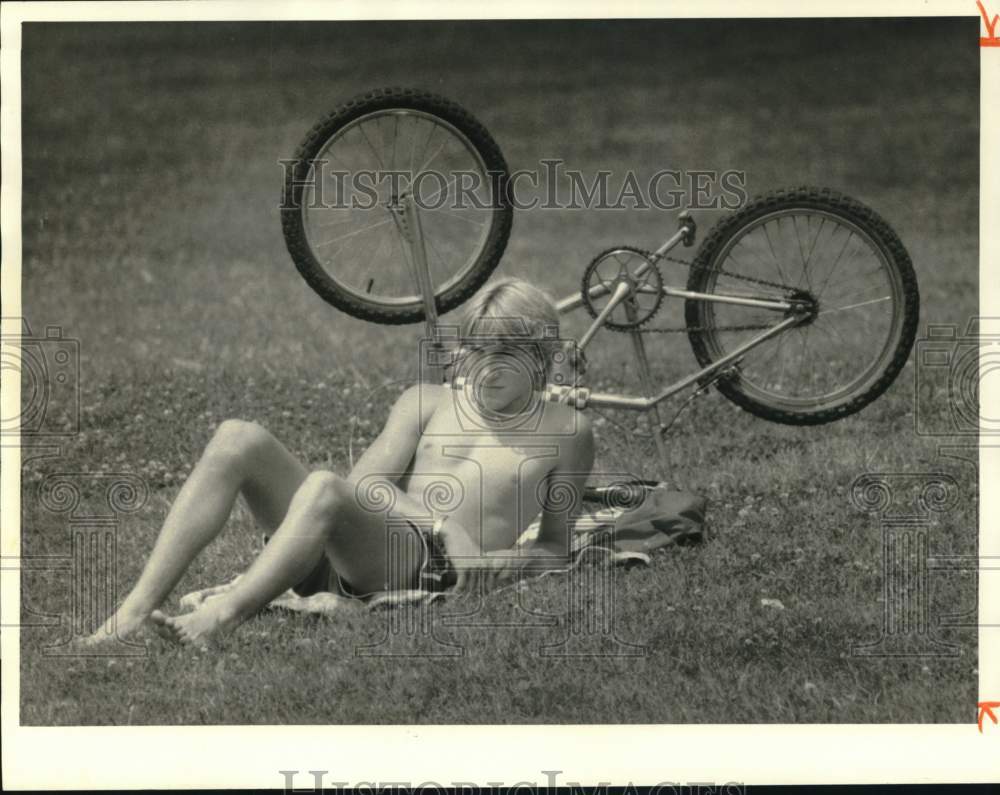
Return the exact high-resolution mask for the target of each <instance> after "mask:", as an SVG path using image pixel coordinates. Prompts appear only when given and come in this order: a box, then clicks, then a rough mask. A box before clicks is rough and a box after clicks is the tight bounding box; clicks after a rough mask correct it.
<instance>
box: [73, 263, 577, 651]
mask: <svg viewBox="0 0 1000 795" xmlns="http://www.w3.org/2000/svg"><path fill="white" fill-rule="evenodd" d="M558 323H559V316H558V313H557V312H556V309H555V307H554V305H553V304H552V301H551V300H550V299H549V298H548V296H546V295H545V294H544V293H543V292H541V291H539V290H538V289H536V288H535V287H533V286H532V285H530V284H528V283H527V282H524V281H521V280H517V279H503V280H500V281H497V282H494V283H493V284H491V285H487V286H486V287H484V288H483V289H482V290H481V291H480V292H479V293H478V294H477V295H476V296H474V297H473V298H472V299H471V300H470V302H469V304H468V306H467V307H466V309H465V311H464V316H463V319H462V323H461V327H460V329H461V337H462V352H461V353H460V357H459V360H458V364H457V366H458V368H459V369H461V371H462V372H464V373H467V374H468V375H469V377H468V388H462V389H451V388H449V387H446V386H440V385H430V384H422V385H418V386H414V387H411V388H409V389H407V390H406V391H405V392H404V393H403V394H402V395H401V396H400V397H399V399H398V400H397V401H396V404H395V405H394V406H393V407H392V411H391V413H390V414H389V418H388V420H387V421H386V424H385V427H384V428H383V429H382V432H381V433H380V434H379V436H378V438H377V439H376V440H375V441H374V442H373V443H372V444H371V446H370V447H369V448H368V449H367V450H366V451H365V453H364V455H363V456H362V457H361V458H360V459H359V461H358V462H357V465H356V466H355V467H354V469H353V470H352V471H351V473H350V474H349V475H348V476H347V477H346V478H345V477H341V476H339V475H336V474H334V473H333V472H328V471H314V472H308V471H307V470H306V468H305V467H304V466H303V465H302V463H301V462H300V461H298V460H297V459H296V458H295V457H294V456H293V455H292V454H291V453H290V452H288V450H286V449H285V448H284V447H283V446H282V444H281V443H280V442H279V441H278V440H277V439H275V438H274V436H272V435H271V434H270V433H269V432H268V431H266V430H265V429H263V428H261V427H260V426H258V425H256V424H253V423H250V422H243V421H240V420H227V421H225V422H223V423H222V424H221V425H220V426H219V428H218V429H217V431H216V432H215V434H214V436H213V437H212V439H211V440H210V441H209V443H208V445H207V446H206V448H205V450H204V453H203V454H202V456H201V459H200V460H199V461H198V463H197V465H196V466H195V468H194V470H193V471H192V472H191V476H190V477H189V478H188V480H187V481H186V482H185V484H184V486H183V488H181V490H180V493H179V494H178V495H177V499H176V501H175V502H174V504H173V506H172V507H171V509H170V511H169V513H168V515H167V518H166V521H165V522H164V524H163V528H162V529H161V531H160V534H159V537H158V538H157V540H156V544H155V546H154V547H153V551H152V553H151V554H150V557H149V560H148V561H147V563H146V566H145V568H144V569H143V571H142V574H141V575H140V577H139V581H138V582H137V583H136V585H135V587H134V588H133V589H132V591H131V592H130V593H129V594H128V596H127V597H126V598H125V600H124V602H123V603H122V604H121V606H120V607H119V608H118V610H117V611H116V612H115V613H114V615H113V616H111V617H110V618H109V619H108V620H107V621H106V622H105V624H104V626H103V627H101V629H99V630H98V631H97V632H96V633H94V635H92V636H91V637H90V638H89V639H88V641H87V643H100V642H102V641H104V640H107V639H109V638H112V637H114V636H115V635H117V637H118V638H128V637H130V636H132V635H134V634H135V633H136V632H137V631H139V630H140V629H141V628H142V627H143V626H146V625H151V626H152V628H153V629H154V630H156V631H157V632H158V633H159V634H161V635H163V636H164V637H167V638H169V639H172V640H177V641H181V642H192V643H196V644H198V645H204V643H205V642H206V641H207V640H208V639H210V638H212V637H213V636H216V635H219V634H222V633H226V632H228V631H230V630H232V629H233V628H235V627H236V626H238V625H239V624H240V623H242V622H243V621H245V620H247V619H248V618H249V617H251V616H253V615H254V614H255V613H256V612H257V611H259V610H260V609H261V608H263V607H264V606H265V605H267V604H268V603H269V602H270V601H271V600H272V599H274V598H275V597H277V596H279V595H280V594H282V593H284V592H285V591H286V590H288V589H289V588H292V587H297V586H299V585H300V584H301V583H303V581H304V580H308V579H314V577H312V576H311V574H310V573H313V574H315V572H316V570H317V569H318V568H322V567H326V568H327V570H329V569H332V571H333V573H335V575H336V577H337V578H339V583H340V585H341V588H342V591H343V592H344V593H347V594H349V595H352V596H358V597H364V596H365V595H367V594H371V593H375V592H379V591H386V590H402V589H411V588H428V587H433V586H431V585H430V583H432V582H435V581H436V582H437V583H438V585H439V586H440V585H441V584H442V583H443V584H444V586H447V585H449V584H454V587H455V590H457V591H459V592H467V591H470V590H473V589H476V590H478V589H480V588H483V587H485V588H486V589H490V588H494V587H497V586H499V585H503V584H506V583H508V582H511V581H513V580H515V579H516V578H517V577H518V576H519V573H520V572H522V571H525V572H527V571H535V572H538V571H541V570H549V569H556V568H566V566H567V565H568V564H569V562H570V561H569V548H570V539H569V535H570V530H569V518H570V516H572V515H573V514H574V513H576V511H577V509H578V508H579V503H580V499H581V495H582V493H583V487H584V484H585V482H586V479H587V475H588V473H589V472H590V468H591V466H592V465H593V460H594V439H593V434H592V432H591V428H590V424H589V422H588V420H587V419H586V417H585V416H584V415H583V414H581V413H578V412H577V411H576V410H575V409H573V408H571V407H568V406H566V405H563V404H558V403H552V402H547V401H545V400H540V399H539V389H540V388H541V387H542V386H543V385H544V382H545V378H546V376H547V373H548V370H547V368H548V367H549V366H550V364H551V357H544V356H541V355H538V353H539V351H540V350H542V349H543V346H542V345H541V344H538V343H536V342H532V341H533V340H536V341H537V340H541V338H542V337H543V336H544V333H545V330H546V329H549V330H553V329H555V330H557V329H558ZM526 351H527V352H529V355H528V356H527V357H526V356H525V352H526ZM531 351H534V354H531ZM526 360H528V361H530V362H532V365H533V366H532V368H531V371H530V372H529V371H527V370H526V368H525V367H524V366H523V363H524V362H525V361H526ZM430 481H434V482H437V483H440V482H442V481H445V482H446V483H449V484H453V486H454V488H452V491H453V492H454V493H455V494H457V495H458V499H457V500H456V501H454V505H453V506H451V505H449V506H448V508H447V513H444V512H435V511H434V506H433V505H429V503H432V502H433V500H430V499H425V497H426V496H428V491H429V490H430V488H431V487H430V486H428V483H429V482H430ZM373 486H374V488H376V489H379V488H381V489H389V490H391V496H392V497H394V500H388V501H387V502H386V504H387V505H389V504H391V507H390V508H389V510H388V514H387V512H386V511H385V510H383V511H376V510H372V507H371V505H365V504H364V503H365V501H366V500H365V498H364V495H365V494H369V495H370V494H371V493H372V488H373ZM557 490H560V491H561V493H560V494H558V495H557ZM241 494H242V495H243V497H244V498H245V500H246V502H247V503H248V504H249V507H250V509H251V511H252V513H253V515H254V517H255V519H256V521H257V522H258V523H259V524H260V525H261V526H262V527H264V528H265V530H266V531H267V532H268V533H269V534H270V535H271V538H270V541H269V542H268V543H267V544H266V545H265V547H264V549H263V550H262V551H261V553H260V555H259V556H258V557H257V559H256V560H255V561H254V562H253V564H252V565H251V566H250V568H249V569H248V570H247V572H246V573H245V574H244V575H243V576H242V577H241V578H240V579H239V580H238V581H237V582H236V584H235V585H234V586H233V587H232V588H231V589H229V590H227V591H225V592H224V593H222V594H220V595H219V596H217V597H214V598H212V599H209V600H207V601H205V602H204V603H202V605H201V606H200V607H198V608H197V609H196V610H194V611H193V612H190V613H186V614H183V615H177V616H168V615H165V614H164V613H162V612H161V611H160V610H158V609H157V608H159V606H160V605H161V604H162V603H163V601H164V600H165V599H166V598H167V596H168V595H169V594H170V592H171V591H172V590H173V588H174V586H175V585H176V584H177V582H178V581H179V580H180V579H181V577H182V575H183V574H184V572H185V571H186V570H187V568H188V566H189V565H190V564H191V562H192V561H193V560H194V558H195V556H196V555H198V553H199V552H201V550H202V549H204V548H205V547H206V546H207V545H208V544H209V542H211V541H212V540H213V539H214V538H215V537H216V536H217V535H219V533H220V532H221V531H222V529H223V527H224V525H225V523H226V520H227V519H228V517H229V515H230V513H231V511H232V509H233V505H234V503H235V502H236V498H237V497H238V496H239V495H241ZM567 494H568V495H570V497H569V500H568V501H567V499H566V495H567ZM385 495H386V492H383V496H385ZM428 508H430V509H431V512H430V513H429V512H428ZM540 512H541V514H542V518H541V526H540V530H539V533H538V536H537V539H536V540H535V541H534V542H532V543H531V544H528V545H524V546H522V547H520V548H519V549H515V548H514V547H515V543H516V541H517V539H518V537H519V536H520V535H521V533H522V532H523V531H524V529H525V528H526V527H527V526H528V525H529V524H530V523H531V522H532V521H533V520H534V519H535V518H536V517H537V516H538V514H539V513H540ZM390 550H397V551H398V550H410V551H411V553H410V554H403V555H399V554H394V555H393V559H392V560H390ZM432 551H433V552H434V553H435V554H434V555H432V554H431V553H432ZM324 556H325V560H324ZM432 568H433V569H434V571H432ZM449 574H450V575H451V576H452V578H453V582H449V581H448V575H449ZM442 578H443V579H442Z"/></svg>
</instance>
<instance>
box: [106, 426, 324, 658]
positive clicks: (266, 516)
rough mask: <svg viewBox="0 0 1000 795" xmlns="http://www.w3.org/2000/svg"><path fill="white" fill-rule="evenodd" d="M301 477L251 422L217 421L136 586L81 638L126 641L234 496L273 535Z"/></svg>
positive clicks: (215, 528) (218, 524) (301, 470)
mask: <svg viewBox="0 0 1000 795" xmlns="http://www.w3.org/2000/svg"><path fill="white" fill-rule="evenodd" d="M307 474H308V473H307V470H306V468H305V467H304V466H303V465H302V464H301V463H300V462H299V461H298V460H297V459H296V458H295V457H294V456H293V455H292V454H291V453H289V452H288V450H286V449H285V448H284V446H283V445H282V444H281V443H280V442H279V441H278V440H277V439H275V438H274V437H273V436H272V435H271V434H270V433H268V432H267V431H266V430H265V429H263V428H262V427H260V426H259V425H256V424H254V423H250V422H242V421H240V420H226V421H225V422H223V423H222V424H221V425H220V426H219V428H218V429H217V430H216V432H215V434H214V436H213V437H212V439H211V441H209V443H208V445H207V446H206V447H205V451H204V452H203V453H202V456H201V459H200V460H199V461H198V463H197V464H196V466H195V468H194V470H193V471H192V472H191V475H190V476H189V477H188V479H187V481H186V482H185V483H184V486H183V487H182V488H181V490H180V492H179V493H178V495H177V499H176V500H175V501H174V504H173V505H172V506H171V508H170V512H169V513H168V514H167V518H166V520H165V521H164V523H163V527H162V529H161V530H160V534H159V536H158V538H157V539H156V544H155V546H154V547H153V551H152V552H151V553H150V556H149V560H148V561H147V562H146V565H145V567H144V568H143V571H142V574H141V575H140V577H139V581H138V582H137V583H136V584H135V586H134V587H133V588H132V591H131V592H130V593H129V594H128V596H127V597H126V598H125V600H124V602H122V604H121V606H120V607H119V608H118V610H117V611H115V613H114V615H112V616H111V617H110V618H109V619H108V620H107V621H106V622H105V624H104V625H103V626H102V627H101V628H100V629H99V630H98V631H97V632H95V633H94V634H93V635H92V636H91V637H90V639H89V640H90V641H91V642H100V641H102V640H106V639H109V638H111V637H114V636H115V635H117V636H118V637H119V638H122V637H127V636H129V635H132V634H133V633H135V632H136V631H137V630H138V629H139V628H141V627H142V625H143V624H144V623H145V622H146V620H147V618H148V617H149V615H150V613H151V612H152V611H153V610H154V609H156V608H157V607H159V606H160V604H162V603H163V600H164V599H166V598H167V596H168V595H169V594H170V592H171V591H172V590H173V588H174V586H175V585H176V584H177V582H178V581H179V580H180V578H181V577H182V576H183V574H184V572H185V571H186V570H187V568H188V566H189V565H190V564H191V561H192V560H194V558H195V557H196V556H197V555H198V553H199V552H201V550H202V549H204V548H205V547H206V546H207V545H208V544H209V542H211V541H212V540H213V539H214V538H215V537H216V536H217V535H219V533H220V532H221V531H222V528H223V527H224V526H225V523H226V520H227V519H228V518H229V515H230V513H231V511H232V509H233V504H234V503H235V501H236V498H237V496H238V495H239V494H243V496H244V497H245V498H246V500H247V503H248V504H249V506H250V509H251V511H252V512H253V514H254V516H255V518H256V519H257V521H258V522H259V523H260V524H262V525H264V527H265V528H266V529H268V530H273V529H274V528H276V527H278V526H279V524H280V523H281V521H282V520H283V519H284V516H285V514H286V512H287V510H288V507H289V504H290V503H291V501H292V496H293V495H294V494H295V491H296V489H298V487H299V486H300V485H301V484H302V482H303V481H304V480H305V478H306V475H307ZM313 563H314V564H315V559H314V560H313Z"/></svg>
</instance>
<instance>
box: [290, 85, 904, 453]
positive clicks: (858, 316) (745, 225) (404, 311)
mask: <svg viewBox="0 0 1000 795" xmlns="http://www.w3.org/2000/svg"><path fill="white" fill-rule="evenodd" d="M293 162H294V166H293V167H292V168H291V169H289V170H288V171H287V173H286V179H285V185H284V191H285V193H284V199H283V205H282V213H281V217H282V229H283V232H284V237H285V241H286V245H287V247H288V251H289V253H290V254H291V257H292V259H293V261H294V263H295V265H296V267H297V268H298V270H299V272H300V273H301V275H302V276H303V277H304V278H305V280H306V281H307V282H308V284H309V285H310V286H311V287H312V288H313V289H314V290H315V291H316V292H317V293H318V294H319V295H320V296H321V297H322V298H323V299H324V300H326V301H327V302H328V303H330V304H332V305H333V306H335V307H337V308H338V309H340V310H342V311H344V312H347V313H348V314H350V315H353V316H354V317H357V318H361V319H364V320H369V321H373V322H376V323H385V324H405V323H417V322H421V321H425V322H427V323H428V325H429V327H433V323H434V322H436V320H437V315H438V314H442V313H444V312H448V311H450V310H452V309H454V308H456V307H457V306H459V305H460V304H461V303H462V302H463V301H465V300H466V299H467V298H469V297H470V296H471V295H472V294H473V293H474V292H475V291H476V290H477V289H478V288H479V287H480V286H482V284H483V283H484V282H485V281H486V280H487V279H488V277H489V276H490V274H491V273H492V272H493V270H494V269H495V268H496V267H497V265H498V263H499V261H500V258H501V256H502V254H503V252H504V248H505V246H506V243H507V239H508V237H509V235H510V231H511V224H512V219H513V207H512V202H511V192H510V189H511V185H510V180H509V176H508V175H509V171H508V168H507V164H506V161H505V160H504V157H503V155H502V153H501V151H500V148H499V146H497V144H496V142H495V141H494V140H493V138H492V136H491V135H490V133H489V132H488V131H487V130H486V128H485V127H484V126H483V125H482V124H481V123H479V122H478V121H477V120H476V119H475V118H474V117H473V116H472V115H471V114H469V113H468V112H467V111H466V110H465V109H463V108H462V107H461V106H459V105H457V104H456V103H454V102H452V101H449V100H447V99H445V98H443V97H440V96H437V95H434V94H431V93H427V92H424V91H419V90H413V89H381V90H376V91H371V92H368V93H366V94H364V95H361V96H359V97H356V98H355V99H353V100H351V101H349V102H347V103H345V104H344V105H341V106H340V107H338V108H336V109H335V110H334V111H333V112H332V113H330V114H328V115H327V116H325V117H324V118H323V119H321V120H320V121H319V122H318V123H317V124H316V125H315V126H314V127H313V128H312V130H311V131H310V132H309V133H308V135H307V136H306V138H305V140H304V141H303V143H302V144H301V145H300V147H299V149H298V151H297V152H296V155H295V159H294V161H293ZM357 172H362V173H371V174H374V173H376V172H381V173H383V174H385V173H389V174H393V173H395V174H400V175H402V176H401V177H400V179H397V180H389V181H388V182H389V184H385V181H379V182H378V183H377V184H376V183H375V181H374V180H371V181H370V182H371V184H370V185H367V186H366V190H365V191H364V197H365V198H366V199H367V201H365V202H358V201H356V200H352V201H350V202H348V201H347V200H346V192H345V188H344V185H345V182H344V175H345V174H351V173H357ZM425 175H426V176H428V180H422V178H423V176H425ZM449 175H450V176H449ZM431 177H433V184H431V186H430V187H431V189H430V190H429V191H428V192H427V195H426V196H424V200H423V201H421V202H417V201H416V200H415V199H414V197H413V194H412V193H410V192H407V191H405V190H402V189H401V188H400V185H401V184H404V183H405V184H407V185H410V186H413V185H416V184H417V183H418V182H421V181H425V182H427V181H430V179H431ZM355 187H356V186H355ZM435 187H436V190H434V188H435ZM460 193H461V195H462V198H463V201H462V202H456V201H449V199H451V198H454V197H457V196H458V195H459V194H460ZM356 198H357V197H356V196H355V197H354V199H356ZM442 199H443V200H442ZM418 204H419V206H418ZM696 231H697V225H696V223H695V221H694V219H693V217H692V216H691V214H690V213H689V212H682V213H681V214H680V216H679V228H678V229H677V231H676V232H675V233H674V234H672V235H671V236H670V237H669V238H668V239H667V240H666V241H664V242H663V243H662V245H660V246H659V247H658V248H656V249H655V250H646V249H643V248H641V247H638V246H633V245H626V244H623V245H618V246H615V247H612V248H609V249H607V250H605V251H603V252H602V253H600V254H598V255H597V256H596V257H595V258H594V259H593V260H592V261H591V262H590V263H589V264H588V265H587V266H586V268H585V269H584V270H583V272H582V278H581V289H580V291H579V292H578V293H575V294H573V295H570V296H567V297H566V298H564V299H563V300H561V301H559V302H558V308H559V310H560V312H569V311H572V310H575V309H577V308H580V307H583V308H585V309H586V311H588V312H589V313H590V315H591V316H592V317H593V322H592V323H591V325H590V328H589V329H588V331H587V332H586V333H585V334H584V336H583V337H582V338H581V340H580V341H579V343H578V344H579V347H580V348H581V349H582V348H584V347H585V346H586V345H587V344H589V342H590V341H591V340H592V339H593V337H594V335H595V334H596V333H597V332H598V331H599V330H600V329H608V330H611V331H616V332H623V333H628V334H630V335H632V337H633V340H634V343H635V350H636V354H637V357H638V359H639V364H640V370H641V375H642V376H643V387H644V389H645V391H646V394H645V395H642V396H626V395H617V394H608V393H597V392H591V391H589V390H587V389H584V388H582V387H577V388H570V387H566V388H562V389H556V390H555V393H556V394H557V395H558V397H559V399H562V400H565V401H566V402H569V403H571V404H572V405H575V406H576V407H577V408H581V409H582V408H585V407H587V406H588V405H589V406H595V407H600V406H608V407H614V408H623V409H632V410H636V411H643V412H651V413H653V415H654V416H655V417H656V418H657V420H658V414H656V410H657V406H658V404H659V403H660V402H661V401H663V400H664V399H665V398H667V397H669V396H671V395H674V394H676V393H677V392H679V391H680V390H682V389H685V388H686V387H689V386H696V387H700V388H704V387H705V386H706V385H708V384H710V383H711V384H714V385H715V386H716V387H717V388H718V390H719V391H720V392H721V393H722V394H723V395H725V396H726V397H727V398H728V399H730V400H731V401H733V402H734V403H736V404H737V405H739V406H741V407H742V408H743V409H745V410H747V411H748V412H750V413H752V414H754V415H756V416H758V417H761V418H763V419H766V420H771V421H774V422H780V423H785V424H790V425H818V424H822V423H827V422H831V421H834V420H838V419H840V418H843V417H847V416H849V415H851V414H854V413H856V412H858V411H860V410H861V409H862V408H864V407H865V406H867V405H868V404H869V403H871V402H872V401H873V400H875V399H876V398H877V397H879V396H880V395H881V394H882V393H883V392H885V390H886V389H888V388H889V386H890V385H891V384H892V383H893V381H894V380H895V379H896V377H897V376H898V375H899V373H900V371H901V370H902V368H903V366H904V364H905V362H906V359H907V357H908V356H909V353H910V350H911V348H912V346H913V341H914V337H915V335H916V329H917V321H918V314H919V293H918V288H917V280H916V276H915V274H914V271H913V266H912V264H911V262H910V257H909V255H908V253H907V251H906V249H905V247H904V246H903V243H902V242H901V241H900V239H899V236H898V235H897V234H896V233H895V232H894V231H893V229H892V228H891V227H890V226H889V225H888V224H887V223H886V222H885V221H884V220H883V219H882V218H881V217H880V216H879V215H878V214H877V213H875V212H874V211H873V210H871V209H870V208H869V207H867V206H865V205H864V204H862V203H861V202H858V201H856V200H854V199H852V198H850V197H848V196H845V195H843V194H841V193H838V192H835V191H833V190H830V189H827V188H816V187H800V188H793V189H782V190H775V191H772V192H770V193H768V194H766V195H763V196H759V197H757V198H755V199H753V200H751V201H750V202H748V203H747V204H746V205H745V206H744V207H742V209H739V210H738V211H736V212H734V213H732V214H730V215H728V216H727V217H725V218H723V219H722V220H720V221H719V222H718V223H717V224H716V226H715V227H714V228H713V229H712V230H711V231H710V232H709V234H708V235H707V236H706V237H705V239H704V241H703V242H702V243H701V245H700V247H699V248H698V250H697V253H696V255H695V257H694V259H693V260H691V261H688V260H684V259H680V258H677V257H674V256H671V255H670V252H671V251H673V250H674V249H675V248H676V247H677V246H678V245H681V244H683V245H684V246H685V247H690V246H692V245H693V243H694V240H695V235H696ZM663 261H670V262H676V263H680V264H683V265H685V266H687V267H688V268H689V269H690V274H689V277H688V279H687V284H686V285H684V286H683V287H682V286H673V285H669V284H667V283H666V282H665V281H664V278H663V276H662V275H661V273H660V269H659V264H660V263H661V262H663ZM667 298H678V299H682V300H683V301H684V318H685V325H684V326H683V327H681V328H667V329H664V328H656V327H654V326H652V325H651V322H652V320H653V319H654V317H655V316H656V314H657V312H658V311H659V309H660V308H661V305H662V303H663V301H664V300H665V299H667ZM663 332H683V333H686V335H687V337H688V340H689V341H690V344H691V348H692V350H693V352H694V355H695V358H696V360H697V362H698V364H699V365H700V369H698V370H697V371H696V372H694V373H692V374H690V375H688V376H686V377H684V378H682V379H680V380H678V381H677V382H675V383H672V384H669V385H666V386H664V387H662V388H660V389H657V388H656V387H655V385H654V384H653V383H652V380H651V376H650V374H649V368H648V364H647V363H646V356H645V348H644V343H643V340H644V339H645V338H646V337H647V336H648V335H649V334H653V333H663ZM657 440H658V443H659V442H660V439H659V435H657ZM661 449H662V448H661Z"/></svg>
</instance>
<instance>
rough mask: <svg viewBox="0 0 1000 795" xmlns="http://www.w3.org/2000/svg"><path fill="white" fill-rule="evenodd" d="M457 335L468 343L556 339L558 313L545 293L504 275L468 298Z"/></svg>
mask: <svg viewBox="0 0 1000 795" xmlns="http://www.w3.org/2000/svg"><path fill="white" fill-rule="evenodd" d="M459 334H460V336H461V338H462V340H469V341H472V340H475V338H476V337H524V338H528V339H544V338H556V337H558V336H559V312H558V310H557V309H556V305H555V303H554V302H553V300H552V297H551V296H550V295H549V294H548V293H547V292H546V291H545V290H542V289H541V288H539V287H536V286H535V285H533V284H531V283H530V282H527V281H525V280H524V279H517V278H515V277H513V276H507V277H504V278H502V279H497V280H495V281H492V282H490V283H489V284H487V285H486V286H485V287H483V288H482V289H481V290H480V291H479V292H478V293H476V294H475V295H474V296H472V298H471V299H470V300H469V302H468V303H467V304H466V305H465V308H464V309H463V311H462V320H461V322H460V325H459Z"/></svg>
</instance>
